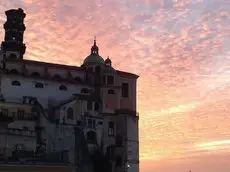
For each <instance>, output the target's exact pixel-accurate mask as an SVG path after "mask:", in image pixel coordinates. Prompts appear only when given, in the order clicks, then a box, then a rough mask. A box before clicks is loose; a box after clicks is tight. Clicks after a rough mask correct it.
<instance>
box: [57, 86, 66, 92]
mask: <svg viewBox="0 0 230 172" xmlns="http://www.w3.org/2000/svg"><path fill="white" fill-rule="evenodd" d="M59 90H62V91H67V87H66V86H65V85H60V87H59Z"/></svg>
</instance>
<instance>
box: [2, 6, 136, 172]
mask: <svg viewBox="0 0 230 172" xmlns="http://www.w3.org/2000/svg"><path fill="white" fill-rule="evenodd" d="M5 14H6V16H7V20H6V22H5V24H4V29H5V37H4V41H3V42H2V44H1V52H0V61H1V64H0V138H1V140H3V142H1V143H0V156H1V155H2V156H3V158H8V157H11V156H12V154H13V153H12V152H13V150H22V149H23V150H31V152H33V151H34V152H39V151H41V150H42V151H43V152H45V153H46V154H48V153H50V154H51V153H52V154H53V156H54V157H56V158H57V157H58V156H57V154H55V153H57V152H62V157H65V158H64V159H65V160H66V161H68V162H69V163H74V162H75V163H76V151H77V150H80V149H81V150H87V152H89V155H92V154H93V153H95V151H96V150H101V152H102V153H103V154H104V155H106V156H107V157H108V159H109V160H110V162H111V166H112V171H117V172H119V171H132V172H138V171H139V133H138V119H139V116H138V113H137V107H136V82H137V78H138V76H137V75H135V74H132V73H128V72H123V71H119V70H116V69H114V68H113V66H112V61H111V59H109V58H107V59H106V60H104V59H103V58H102V57H101V56H100V55H99V48H98V46H97V44H96V40H94V43H93V46H92V47H91V53H90V54H89V55H88V56H87V57H86V58H85V60H84V62H83V64H82V65H81V66H80V67H77V66H67V65H61V64H53V63H45V62H39V61H32V60H26V59H24V58H23V55H24V54H25V50H26V46H25V44H24V43H23V35H24V31H25V29H26V27H25V25H24V18H25V17H26V14H25V13H24V11H23V10H22V9H11V10H8V11H6V12H5ZM76 128H77V129H79V131H81V132H79V134H78V135H77V134H76ZM77 143H78V144H77ZM83 147H84V148H83ZM28 154H29V153H28ZM83 154H84V152H82V154H81V155H83Z"/></svg>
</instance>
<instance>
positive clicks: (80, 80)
mask: <svg viewBox="0 0 230 172" xmlns="http://www.w3.org/2000/svg"><path fill="white" fill-rule="evenodd" d="M74 80H75V81H77V82H82V79H81V78H80V77H78V76H77V77H75V78H74Z"/></svg>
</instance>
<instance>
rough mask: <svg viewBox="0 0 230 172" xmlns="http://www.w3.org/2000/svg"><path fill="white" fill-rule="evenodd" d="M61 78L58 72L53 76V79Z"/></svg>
mask: <svg viewBox="0 0 230 172" xmlns="http://www.w3.org/2000/svg"><path fill="white" fill-rule="evenodd" d="M61 79H62V78H61V76H60V75H58V74H56V75H54V76H53V80H61Z"/></svg>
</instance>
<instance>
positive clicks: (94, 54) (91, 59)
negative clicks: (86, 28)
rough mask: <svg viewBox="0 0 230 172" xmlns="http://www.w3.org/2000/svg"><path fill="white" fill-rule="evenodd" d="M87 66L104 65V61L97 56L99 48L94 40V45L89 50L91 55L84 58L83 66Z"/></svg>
mask: <svg viewBox="0 0 230 172" xmlns="http://www.w3.org/2000/svg"><path fill="white" fill-rule="evenodd" d="M89 64H96V65H98V64H101V65H103V64H104V59H103V58H102V57H101V56H100V55H99V48H98V46H97V42H96V39H94V44H93V46H92V48H91V53H90V55H89V56H88V57H86V58H85V60H84V64H83V65H89Z"/></svg>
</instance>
